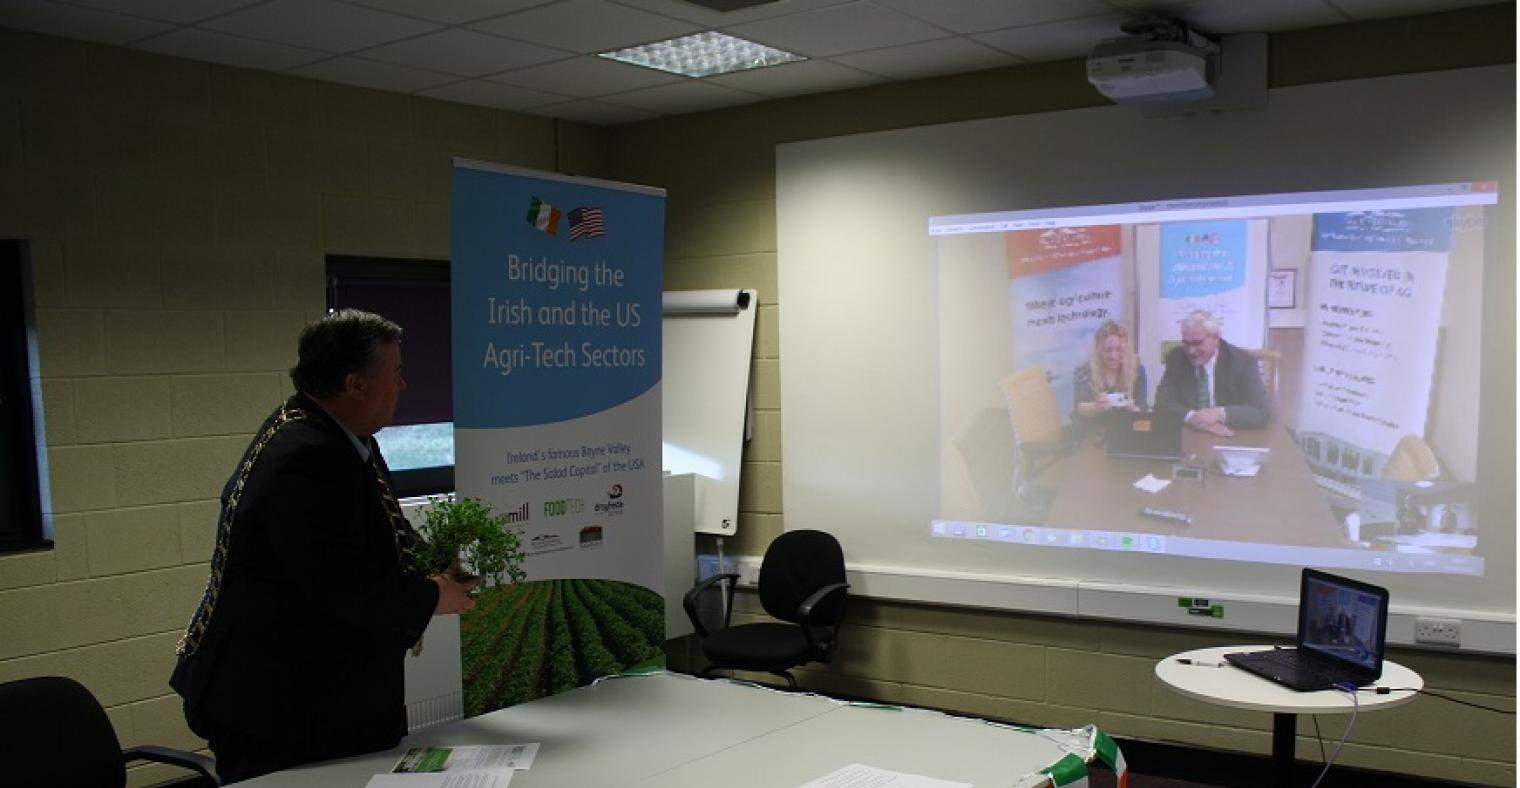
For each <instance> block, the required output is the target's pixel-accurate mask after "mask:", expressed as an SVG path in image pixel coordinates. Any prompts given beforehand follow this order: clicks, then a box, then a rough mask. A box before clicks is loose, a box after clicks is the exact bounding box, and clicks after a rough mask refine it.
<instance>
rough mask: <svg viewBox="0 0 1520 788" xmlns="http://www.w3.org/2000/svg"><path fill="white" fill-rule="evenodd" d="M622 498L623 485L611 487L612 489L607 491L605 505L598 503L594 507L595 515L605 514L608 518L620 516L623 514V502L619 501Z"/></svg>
mask: <svg viewBox="0 0 1520 788" xmlns="http://www.w3.org/2000/svg"><path fill="white" fill-rule="evenodd" d="M622 497H623V485H621V484H614V485H612V487H611V488H610V489H608V490H607V502H606V503H599V504H597V505H596V507H595V509H596V513H597V514H605V515H607V516H609V517H614V516H617V515H620V514H622V513H623V502H622V500H620V499H621V498H622Z"/></svg>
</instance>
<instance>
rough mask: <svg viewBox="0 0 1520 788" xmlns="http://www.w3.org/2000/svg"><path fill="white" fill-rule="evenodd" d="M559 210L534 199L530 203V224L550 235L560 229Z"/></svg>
mask: <svg viewBox="0 0 1520 788" xmlns="http://www.w3.org/2000/svg"><path fill="white" fill-rule="evenodd" d="M559 216H560V213H559V209H558V208H556V207H554V206H552V205H550V204H549V203H546V202H544V201H543V200H540V199H538V198H537V197H534V198H533V199H532V200H531V201H530V202H529V203H528V224H531V225H533V226H534V227H535V228H537V229H539V230H541V231H543V232H546V233H548V234H550V235H553V234H554V231H555V230H556V229H558V228H559Z"/></svg>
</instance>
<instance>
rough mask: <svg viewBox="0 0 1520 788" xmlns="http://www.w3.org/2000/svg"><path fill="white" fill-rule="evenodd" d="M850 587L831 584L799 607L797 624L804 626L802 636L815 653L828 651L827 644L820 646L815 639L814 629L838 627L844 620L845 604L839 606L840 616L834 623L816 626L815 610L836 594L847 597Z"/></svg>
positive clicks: (818, 623)
mask: <svg viewBox="0 0 1520 788" xmlns="http://www.w3.org/2000/svg"><path fill="white" fill-rule="evenodd" d="M849 587H850V584H849V583H830V584H829V585H826V586H824V587H823V588H820V589H818V590H817V591H814V592H813V593H812V594H811V595H810V596H809V597H808V598H807V599H804V600H802V604H800V605H798V606H797V622H798V623H800V624H802V636H803V637H804V638H806V639H807V644H808V648H810V649H813V650H814V651H826V650H827V647H826V644H820V643H818V642H817V641H815V640H814V639H813V627H814V626H831V627H834V626H838V625H839V622H840V620H841V619H843V618H844V604H843V602H841V603H840V605H839V615H837V616H835V617H834V620H833V621H820V622H817V623H816V624H815V623H814V622H813V610H814V608H816V607H818V603H820V602H822V601H823V600H824V599H825V598H827V597H830V596H833V595H834V594H839V595H841V596H843V595H845V589H848V588H849Z"/></svg>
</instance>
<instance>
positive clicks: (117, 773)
mask: <svg viewBox="0 0 1520 788" xmlns="http://www.w3.org/2000/svg"><path fill="white" fill-rule="evenodd" d="M0 729H3V730H4V731H5V739H6V742H5V743H6V752H7V753H9V754H10V755H12V756H14V757H7V758H6V759H5V763H3V764H0V783H3V784H4V785H6V786H9V787H10V788H34V787H36V788H41V787H42V786H48V787H49V788H51V787H52V786H59V785H68V786H79V788H97V786H99V787H100V788H121V787H122V786H124V785H126V784H127V763H128V762H130V761H139V760H141V761H154V762H156V763H167V764H171V765H174V766H181V767H184V768H186V769H190V770H193V771H195V772H198V773H199V774H200V775H201V779H199V780H197V781H196V784H198V785H213V786H214V785H220V783H219V782H218V780H217V777H216V763H215V761H213V760H212V759H210V758H207V757H206V756H204V755H198V754H196V753H193V752H185V751H183V750H172V749H169V748H167V747H153V746H142V747H133V748H131V749H127V750H123V749H122V748H121V742H120V741H119V740H118V739H117V738H116V730H115V729H114V728H112V727H111V720H110V719H108V718H107V717H106V711H105V709H102V708H101V707H100V702H99V701H97V700H95V696H94V695H91V694H90V691H89V690H87V689H85V688H84V685H82V684H80V683H79V682H77V681H75V680H73V679H69V678H63V677H62V676H43V677H40V678H33V679H21V680H19V681H12V682H8V683H5V684H0Z"/></svg>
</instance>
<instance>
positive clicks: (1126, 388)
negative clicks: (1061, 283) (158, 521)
mask: <svg viewBox="0 0 1520 788" xmlns="http://www.w3.org/2000/svg"><path fill="white" fill-rule="evenodd" d="M1148 390H1149V387H1148V386H1147V385H1146V382H1145V367H1144V366H1142V365H1141V364H1140V358H1139V356H1136V355H1135V347H1134V345H1133V344H1132V343H1131V342H1130V339H1129V332H1128V331H1126V330H1125V328H1124V326H1121V325H1119V324H1118V323H1115V322H1114V321H1112V320H1108V321H1105V322H1104V323H1103V325H1101V326H1098V331H1097V333H1096V334H1094V335H1093V342H1092V348H1091V349H1090V350H1089V352H1088V354H1087V361H1086V362H1085V363H1083V364H1081V365H1079V366H1078V367H1077V368H1076V370H1075V371H1073V373H1072V376H1071V393H1072V397H1071V401H1072V402H1074V403H1076V409H1075V412H1074V413H1073V414H1072V419H1071V421H1072V424H1073V425H1075V426H1076V427H1077V428H1078V430H1082V429H1085V428H1086V427H1087V426H1088V425H1090V424H1092V422H1093V420H1094V419H1096V418H1098V417H1099V416H1101V415H1102V414H1104V413H1108V412H1109V411H1113V410H1130V411H1142V410H1145V405H1146V399H1145V397H1146V392H1147V391H1148Z"/></svg>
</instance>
